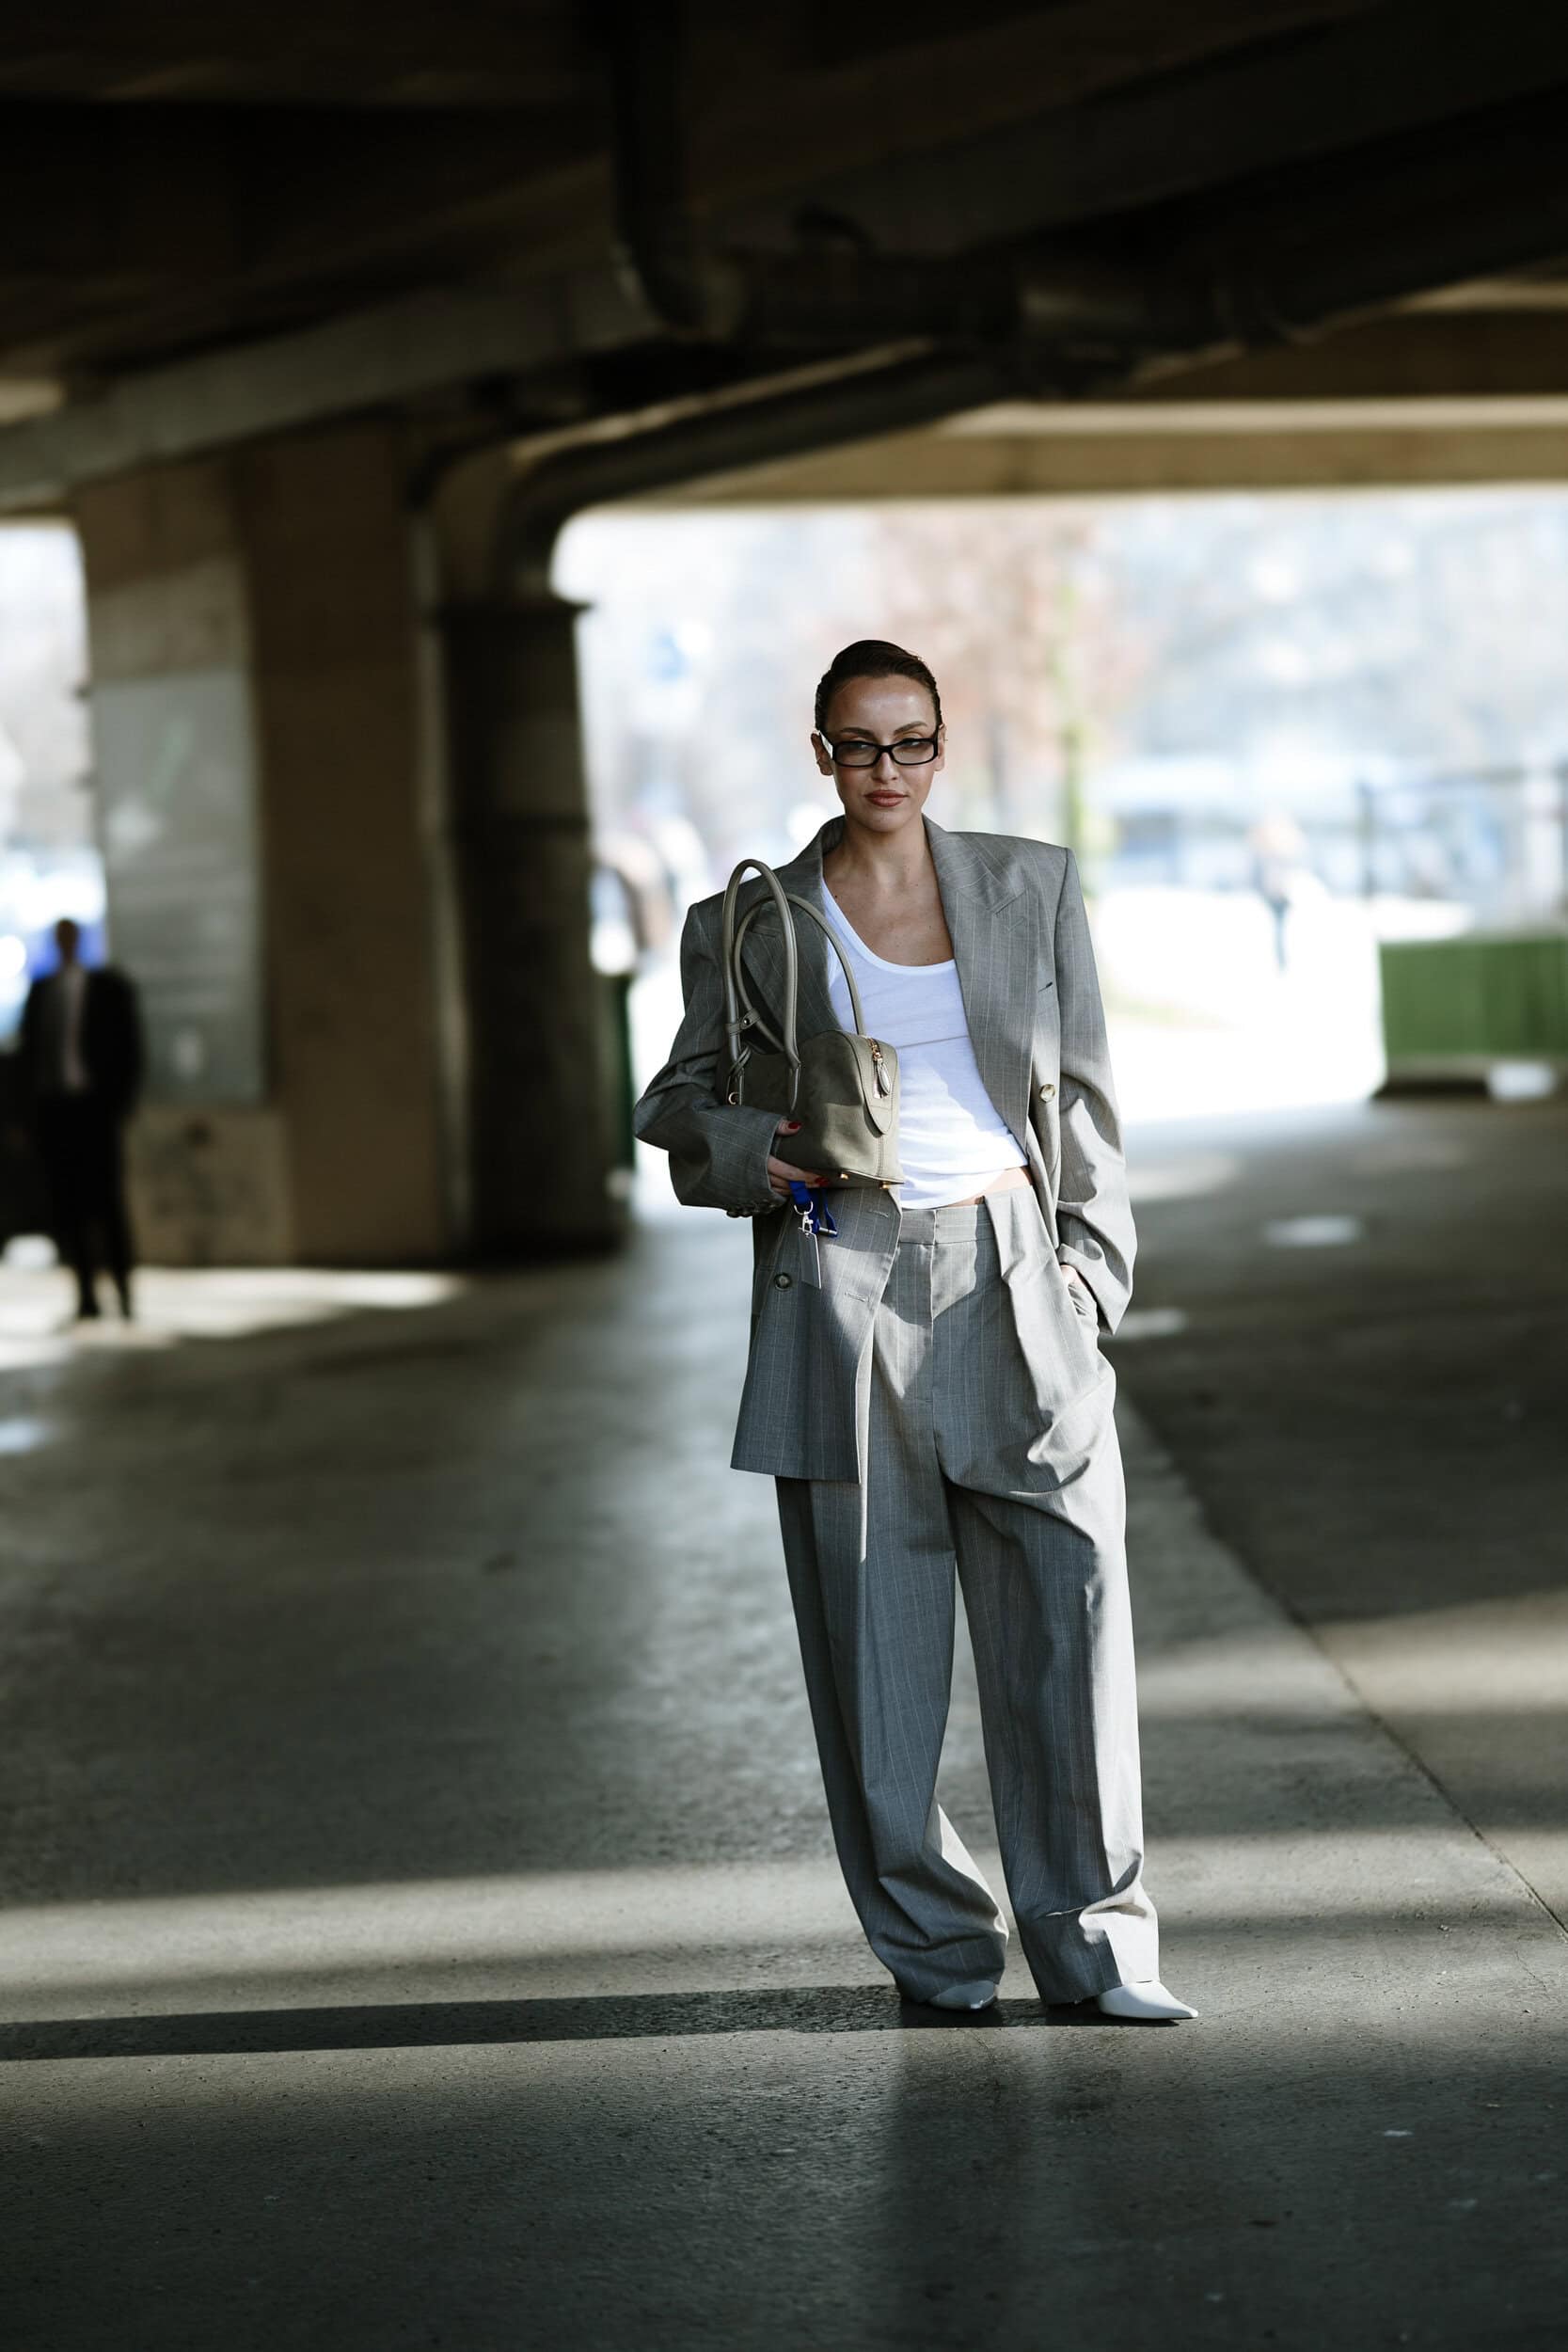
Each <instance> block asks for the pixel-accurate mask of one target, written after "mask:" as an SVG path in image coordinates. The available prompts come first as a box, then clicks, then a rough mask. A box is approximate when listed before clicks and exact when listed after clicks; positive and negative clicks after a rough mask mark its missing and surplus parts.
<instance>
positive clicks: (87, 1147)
mask: <svg viewBox="0 0 1568 2352" xmlns="http://www.w3.org/2000/svg"><path fill="white" fill-rule="evenodd" d="M55 943H56V945H57V946H58V947H59V951H60V961H59V965H58V968H57V969H56V970H55V971H54V972H51V973H49V974H48V975H47V976H46V977H44V978H42V979H39V980H35V981H34V982H33V985H32V987H31V988H30V989H29V990H28V992H27V1002H26V1004H25V1005H24V1007H23V1011H22V1033H21V1049H22V1056H23V1060H24V1065H25V1072H26V1080H27V1093H28V1098H29V1101H30V1104H31V1107H32V1116H33V1132H34V1134H35V1136H36V1137H37V1140H38V1148H39V1157H40V1161H41V1162H42V1165H43V1177H44V1183H45V1184H46V1186H47V1188H48V1193H49V1203H50V1211H51V1215H52V1217H53V1220H54V1228H55V1242H56V1245H57V1246H58V1248H59V1252H60V1256H61V1257H62V1258H63V1259H64V1260H66V1262H67V1263H69V1264H70V1265H71V1268H72V1269H73V1271H74V1273H75V1276H76V1288H77V1309H76V1311H77V1313H78V1314H79V1315H96V1314H97V1312H98V1300H97V1296H96V1295H95V1290H94V1283H95V1280H96V1277H97V1273H98V1267H99V1264H100V1263H101V1262H103V1263H107V1266H108V1270H109V1273H110V1275H111V1276H112V1277H113V1279H114V1285H115V1291H116V1294H117V1295H118V1296H119V1309H120V1312H121V1314H123V1315H126V1316H129V1314H130V1312H131V1227H130V1220H129V1219H128V1217H127V1216H126V1214H125V1183H124V1174H123V1168H122V1155H121V1149H120V1137H121V1130H122V1128H123V1126H124V1123H125V1121H126V1120H127V1119H128V1118H129V1117H130V1115H131V1113H132V1111H133V1110H134V1109H135V1103H136V1094H137V1091H138V1089H139V1088H140V1085H141V1075H142V1040H141V1020H140V1016H139V1014H138V1012H137V1009H136V992H135V989H134V988H133V987H132V985H131V983H130V981H129V980H128V979H127V978H126V977H125V976H124V975H123V973H120V972H116V971H113V970H111V969H110V968H109V967H108V966H106V965H103V966H100V967H99V968H98V969H96V970H94V971H90V972H89V971H88V970H87V967H86V965H85V964H84V963H83V962H82V961H81V958H80V954H79V949H80V946H81V933H80V931H79V930H78V929H77V926H76V925H75V924H74V923H72V922H71V920H70V918H69V917H67V918H66V919H65V920H63V921H61V922H58V923H56V924H55ZM101 1251H102V1260H101V1256H100V1252H101Z"/></svg>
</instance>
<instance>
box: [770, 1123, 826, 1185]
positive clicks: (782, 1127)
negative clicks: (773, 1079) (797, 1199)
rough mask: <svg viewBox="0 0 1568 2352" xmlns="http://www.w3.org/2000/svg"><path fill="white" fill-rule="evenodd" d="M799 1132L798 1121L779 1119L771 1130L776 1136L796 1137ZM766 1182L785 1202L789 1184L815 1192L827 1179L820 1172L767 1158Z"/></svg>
mask: <svg viewBox="0 0 1568 2352" xmlns="http://www.w3.org/2000/svg"><path fill="white" fill-rule="evenodd" d="M773 1133H774V1134H775V1135H776V1136H798V1135H799V1134H800V1120H798V1119H781V1120H780V1121H779V1123H778V1125H777V1126H776V1127H775V1128H774V1130H773ZM826 1182H827V1178H826V1177H825V1176H823V1175H822V1174H821V1173H820V1172H817V1173H814V1172H813V1171H812V1170H811V1169H810V1168H795V1167H793V1166H792V1165H791V1163H790V1162H789V1161H788V1160H775V1159H772V1158H769V1160H768V1183H769V1184H771V1185H772V1187H773V1190H774V1191H775V1192H776V1193H777V1194H778V1196H779V1199H780V1200H788V1199H789V1187H790V1185H791V1184H804V1185H805V1187H806V1189H807V1191H808V1192H815V1190H816V1187H817V1185H818V1184H826Z"/></svg>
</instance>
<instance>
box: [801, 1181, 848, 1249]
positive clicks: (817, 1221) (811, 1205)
mask: <svg viewBox="0 0 1568 2352" xmlns="http://www.w3.org/2000/svg"><path fill="white" fill-rule="evenodd" d="M789 1197H790V1199H791V1200H793V1201H794V1203H795V1206H796V1207H797V1208H798V1209H799V1210H800V1226H801V1230H802V1232H807V1233H826V1234H827V1235H828V1237H829V1239H830V1240H832V1237H833V1236H834V1235H835V1234H836V1233H837V1232H838V1227H837V1226H836V1225H835V1224H834V1223H833V1213H832V1209H830V1208H829V1206H828V1201H827V1196H826V1194H824V1193H821V1192H809V1191H808V1190H807V1189H806V1187H805V1185H804V1184H798V1183H797V1182H796V1180H795V1179H794V1177H791V1178H790V1183H789Z"/></svg>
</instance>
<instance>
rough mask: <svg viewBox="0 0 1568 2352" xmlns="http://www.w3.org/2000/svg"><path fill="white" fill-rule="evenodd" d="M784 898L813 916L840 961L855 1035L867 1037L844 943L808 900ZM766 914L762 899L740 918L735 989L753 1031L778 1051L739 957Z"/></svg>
mask: <svg viewBox="0 0 1568 2352" xmlns="http://www.w3.org/2000/svg"><path fill="white" fill-rule="evenodd" d="M784 896H785V898H787V899H788V901H789V903H790V905H791V906H792V907H799V908H800V912H801V914H809V915H810V916H811V919H812V921H813V922H814V923H815V924H816V928H817V930H819V931H820V932H821V933H822V936H823V938H824V939H825V940H826V941H827V943H828V945H829V946H830V947H831V948H832V951H833V953H834V955H835V956H836V957H837V958H838V963H839V969H840V971H841V972H842V973H843V975H844V977H845V979H846V980H847V982H848V986H849V1004H850V1009H852V1011H853V1013H854V1016H855V1034H856V1035H857V1036H858V1037H863V1036H864V1035H865V1013H864V1010H863V1007H862V1005H861V993H860V990H859V989H858V988H857V986H856V985H855V975H854V973H853V972H852V970H851V969H850V965H849V959H848V957H847V955H846V954H845V952H844V946H843V943H842V942H841V940H840V939H839V936H838V933H837V932H836V931H835V930H834V929H833V927H832V924H831V923H830V922H829V921H828V920H827V918H826V916H825V915H823V914H819V913H818V912H817V910H816V907H814V906H813V905H812V902H811V900H810V899H809V898H797V897H796V896H795V893H794V891H793V890H787V891H785V893H784ZM766 912H767V902H766V900H764V899H762V898H759V899H758V900H757V902H756V904H755V906H751V907H748V908H747V910H746V912H745V914H743V915H742V916H741V918H740V923H739V927H738V929H737V930H736V935H735V945H736V987H737V989H738V990H739V993H740V1002H741V1008H742V1009H743V1010H744V1011H745V1012H747V1013H749V1014H750V1016H751V1023H752V1028H753V1029H760V1030H761V1031H762V1034H763V1036H764V1037H765V1038H766V1039H767V1040H768V1044H769V1045H772V1046H775V1047H776V1046H777V1045H778V1042H779V1041H778V1039H777V1038H776V1037H775V1036H774V1035H773V1032H772V1030H771V1029H770V1028H769V1027H768V1024H767V1022H766V1021H765V1020H764V1019H763V1017H762V1015H761V1013H760V1012H758V1010H757V1009H756V1007H755V1006H754V1005H753V1004H752V1000H751V998H750V996H748V994H747V993H746V974H745V971H744V968H743V967H742V965H741V961H740V954H739V951H740V949H741V948H742V947H743V946H745V944H746V934H747V932H748V931H749V930H750V929H751V927H752V924H753V923H754V922H755V920H756V918H757V916H758V915H759V914H766Z"/></svg>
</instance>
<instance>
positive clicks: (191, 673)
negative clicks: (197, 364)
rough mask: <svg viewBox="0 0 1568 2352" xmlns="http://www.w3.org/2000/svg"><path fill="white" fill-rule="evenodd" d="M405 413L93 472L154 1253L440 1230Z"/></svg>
mask: <svg viewBox="0 0 1568 2352" xmlns="http://www.w3.org/2000/svg"><path fill="white" fill-rule="evenodd" d="M404 472H405V467H404V451H403V448H402V444H401V438H400V436H399V434H398V432H397V430H396V429H395V428H394V427H391V426H384V425H379V424H367V425H359V426H354V427H347V428H344V429H342V430H335V431H332V432H327V433H320V434H309V435H298V436H292V437H288V438H286V439H281V440H278V441H277V442H275V443H272V444H264V445H258V446H253V447H250V448H247V449H245V450H243V451H240V452H236V453H233V454H231V455H228V456H225V457H222V458H218V459H214V460H212V461H210V462H201V463H197V464H188V465H180V466H173V467H167V468H160V469H155V470H150V471H148V472H146V473H143V474H140V475H137V476H135V477H131V478H127V479H124V480H121V481H118V482H112V483H106V484H102V485H93V486H92V487H90V488H87V489H84V490H83V491H82V492H81V493H80V494H79V497H78V500H77V503H76V519H77V523H78V527H79V529H80V532H81V535H82V541H83V547H84V551H85V556H86V564H87V583H88V621H89V635H90V645H91V666H92V675H93V692H94V703H95V716H96V738H97V760H98V767H99V778H100V799H101V807H102V811H103V835H104V849H105V859H106V866H107V875H108V890H109V928H110V938H111V943H112V946H113V951H114V953H115V955H116V958H117V960H118V961H122V962H123V963H124V964H125V966H126V968H127V969H128V970H129V971H130V972H131V975H132V977H134V978H135V979H137V980H139V981H140V982H141V984H142V987H143V992H144V1002H145V1006H146V1010H147V1014H148V1024H149V1029H150V1040H151V1045H152V1066H153V1076H152V1084H151V1087H150V1100H149V1104H148V1106H147V1108H146V1110H145V1111H144V1112H143V1114H142V1116H141V1117H140V1118H139V1119H138V1120H137V1121H136V1122H135V1129H134V1132H133V1140H132V1167H133V1182H134V1185H135V1211H136V1215H137V1218H138V1224H139V1227H140V1232H141V1240H142V1246H143V1249H144V1253H145V1254H146V1255H147V1256H148V1257H150V1258H152V1259H156V1260H161V1261H163V1262H165V1263H193V1262H195V1263H200V1262H209V1263H211V1262H221V1261H229V1262H237V1263H257V1262H262V1263H264V1262H269V1261H271V1262H280V1261H286V1260H289V1259H297V1260H303V1261H308V1262H311V1261H313V1262H317V1263H333V1262H337V1263H407V1262H410V1261H420V1260H431V1259H437V1258H441V1257H444V1256H446V1255H448V1254H450V1252H451V1248H452V1247H453V1245H454V1241H455V1240H456V1238H457V1236H455V1235H454V1233H453V1231H452V1226H451V1213H450V1206H449V1204H450V1200H451V1183H450V1170H449V1169H448V1168H446V1167H445V1166H444V1164H443V1161H444V1145H445V1138H444V1135H443V1126H442V1120H441V1116H440V1091H441V1089H440V1071H439V1067H438V1063H439V1052H438V1047H437V1037H438V1034H439V1029H440V1020H439V1009H438V1005H437V994H438V988H437V962H436V956H435V952H434V948H433V938H434V936H435V933H436V929H437V923H436V909H435V908H434V906H433V894H434V892H435V890H436V885H437V882H438V875H437V873H436V870H435V869H434V868H433V864H432V858H431V835H432V826H431V823H430V818H429V812H428V799H429V777H428V773H427V766H428V759H429V748H430V742H431V738H432V729H431V726H430V724H429V714H428V711H427V709H426V707H425V705H426V702H427V700H428V695H427V690H426V685H425V681H424V672H423V667H422V662H421V649H420V631H419V626H418V617H417V613H416V609H415V599H414V594H413V583H412V578H411V560H410V539H409V528H408V520H407V516H406V511H405V499H404Z"/></svg>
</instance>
